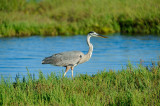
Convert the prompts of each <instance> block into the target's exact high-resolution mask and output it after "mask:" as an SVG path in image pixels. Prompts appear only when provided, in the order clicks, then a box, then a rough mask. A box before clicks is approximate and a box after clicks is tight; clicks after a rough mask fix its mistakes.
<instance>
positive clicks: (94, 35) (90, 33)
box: [88, 31, 107, 38]
mask: <svg viewBox="0 0 160 106" xmlns="http://www.w3.org/2000/svg"><path fill="white" fill-rule="evenodd" d="M88 35H90V36H93V37H101V38H107V37H105V36H102V35H100V34H98V33H96V32H94V31H91V32H89V33H88Z"/></svg>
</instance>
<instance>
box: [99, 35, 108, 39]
mask: <svg viewBox="0 0 160 106" xmlns="http://www.w3.org/2000/svg"><path fill="white" fill-rule="evenodd" d="M97 36H98V37H101V38H108V37H106V36H103V35H99V34H98V35H97Z"/></svg>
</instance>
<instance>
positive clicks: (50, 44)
mask: <svg viewBox="0 0 160 106" xmlns="http://www.w3.org/2000/svg"><path fill="white" fill-rule="evenodd" d="M91 43H92V44H93V46H94V50H93V55H92V57H91V59H90V60H89V61H88V62H86V63H83V64H80V65H78V66H77V67H75V69H74V73H81V74H85V73H88V74H90V75H91V74H96V73H97V72H98V71H102V70H104V69H106V70H107V71H108V70H109V69H113V70H120V69H122V66H126V64H127V63H128V61H131V63H132V64H133V65H135V66H136V65H137V64H139V63H140V59H142V60H144V62H143V65H145V66H148V65H150V64H151V61H155V62H157V61H158V60H159V56H160V38H159V37H155V36H141V37H140V36H136V37H130V36H129V37H127V36H122V35H121V36H120V35H119V34H115V35H114V36H109V38H107V39H102V38H91ZM72 50H79V51H82V52H83V53H85V54H86V53H87V51H88V45H87V44H86V36H73V37H59V36H57V37H45V38H44V37H39V36H33V37H27V38H0V74H1V75H3V76H4V77H8V76H11V77H15V76H16V74H18V73H19V74H20V75H24V76H26V75H27V70H26V68H28V69H29V72H30V73H35V74H36V75H37V73H38V72H39V71H40V70H41V71H42V72H43V73H44V74H45V75H47V74H50V73H51V72H55V73H57V74H59V73H62V70H64V69H65V68H61V67H56V66H52V65H42V64H41V61H42V59H43V58H44V57H47V56H50V55H52V54H55V53H59V52H63V51H72ZM67 76H69V77H70V76H71V71H69V72H68V73H67Z"/></svg>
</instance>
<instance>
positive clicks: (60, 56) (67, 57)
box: [42, 31, 107, 77]
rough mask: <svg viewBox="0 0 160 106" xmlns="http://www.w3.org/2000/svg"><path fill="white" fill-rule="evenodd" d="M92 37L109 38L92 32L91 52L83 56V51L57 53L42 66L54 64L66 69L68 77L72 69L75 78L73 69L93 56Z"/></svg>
mask: <svg viewBox="0 0 160 106" xmlns="http://www.w3.org/2000/svg"><path fill="white" fill-rule="evenodd" d="M92 36H93V37H102V38H107V37H104V36H102V35H99V34H97V33H96V32H94V31H91V32H89V33H88V35H87V44H88V46H89V50H88V53H87V54H83V53H82V52H81V51H67V52H62V53H57V54H54V55H52V56H50V57H46V58H45V59H43V60H42V64H52V65H55V66H63V67H66V70H65V73H64V76H65V75H66V73H67V71H68V70H69V69H70V68H71V70H72V77H73V68H74V67H75V66H76V65H78V64H81V63H84V62H86V61H88V60H89V59H90V58H91V56H92V51H93V45H92V44H91V43H90V38H91V37H92Z"/></svg>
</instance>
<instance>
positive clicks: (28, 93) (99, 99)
mask: <svg viewBox="0 0 160 106" xmlns="http://www.w3.org/2000/svg"><path fill="white" fill-rule="evenodd" d="M0 105H4V106H5V105H21V106H23V105H46V106H47V105H136V106H137V105H138V106H139V105H157V106H158V105H160V65H158V66H153V67H150V68H149V69H148V68H146V67H143V66H142V65H139V67H138V68H134V67H133V66H132V65H131V64H129V65H128V67H127V68H126V69H122V70H120V71H118V72H115V71H113V70H109V72H106V71H105V70H104V71H102V72H98V73H97V74H95V75H91V76H90V75H87V74H79V75H76V76H75V77H74V79H71V78H67V77H61V75H59V76H56V75H55V74H54V73H51V74H50V75H48V76H47V77H44V75H43V73H42V72H39V78H38V79H35V77H34V76H33V75H31V74H30V73H29V72H28V76H27V77H24V78H23V79H22V80H20V79H19V78H17V79H16V82H12V81H11V80H10V79H8V80H4V78H1V82H0Z"/></svg>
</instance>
